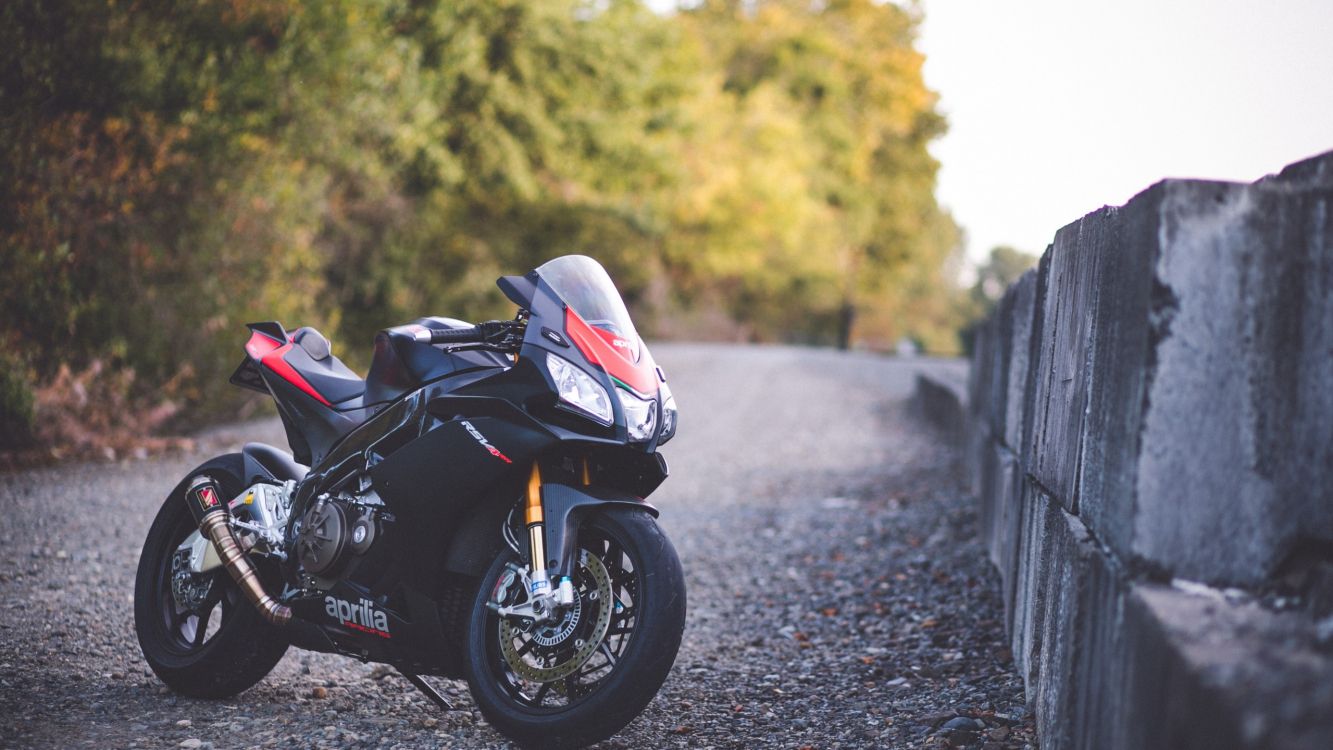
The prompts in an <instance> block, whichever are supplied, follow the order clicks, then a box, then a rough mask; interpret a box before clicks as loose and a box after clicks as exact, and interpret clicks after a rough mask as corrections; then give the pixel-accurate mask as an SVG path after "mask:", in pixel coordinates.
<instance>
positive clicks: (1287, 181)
mask: <svg viewBox="0 0 1333 750" xmlns="http://www.w3.org/2000/svg"><path fill="white" fill-rule="evenodd" d="M1255 184H1257V185H1260V186H1264V187H1268V186H1271V185H1274V184H1277V185H1282V186H1289V187H1294V188H1298V189H1302V188H1328V187H1333V151H1329V152H1326V153H1322V154H1319V155H1317V156H1312V157H1310V158H1309V159H1302V160H1301V161H1298V162H1295V163H1292V164H1288V165H1287V166H1286V167H1283V169H1282V171H1281V172H1278V173H1277V174H1276V175H1270V176H1268V177H1265V178H1264V179H1262V180H1260V181H1259V182H1257V183H1255Z"/></svg>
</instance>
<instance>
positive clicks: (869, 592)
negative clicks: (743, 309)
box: [0, 345, 1036, 750]
mask: <svg viewBox="0 0 1333 750" xmlns="http://www.w3.org/2000/svg"><path fill="white" fill-rule="evenodd" d="M654 354H655V355H656V356H657V359H658V361H659V362H660V363H661V364H662V365H663V367H664V368H665V369H666V371H667V374H668V376H669V377H670V378H671V384H672V387H673V390H674V392H675V394H676V396H677V400H678V402H679V404H680V407H681V410H682V411H681V426H680V434H679V436H678V437H677V438H676V440H675V441H673V442H672V443H670V444H669V445H667V446H665V447H664V449H663V453H665V454H666V456H667V458H668V460H669V462H670V464H671V469H672V476H671V478H670V479H668V480H667V482H666V484H664V485H663V487H662V488H661V489H660V490H659V491H658V492H657V493H656V494H655V495H654V496H653V498H652V499H653V501H654V503H655V504H656V505H657V506H658V507H659V508H660V509H661V511H662V517H661V524H662V525H663V527H664V528H665V529H666V531H667V533H668V534H669V535H670V536H671V537H672V539H673V540H674V542H675V544H676V548H677V550H678V551H679V553H680V557H681V560H682V563H683V564H684V568H685V573H686V578H687V584H688V587H689V620H688V623H687V625H686V631H685V640H684V644H683V646H682V648H681V652H680V656H679V657H678V658H677V660H676V665H675V668H674V670H673V671H672V673H671V676H670V677H669V678H668V680H667V682H666V685H665V686H664V687H663V689H662V691H661V693H660V694H659V695H658V697H657V698H656V699H655V700H654V701H653V702H652V704H651V705H649V707H648V708H647V710H645V711H644V713H643V714H642V715H641V716H640V717H639V718H638V719H636V720H635V721H634V722H633V723H631V724H630V725H629V726H628V727H627V728H626V729H625V730H624V731H622V732H621V733H620V734H619V735H617V736H616V737H615V738H613V739H611V740H609V741H607V742H605V743H603V744H602V745H601V747H604V748H659V747H682V748H685V747H688V748H693V749H696V750H698V749H701V748H708V747H719V748H723V747H727V748H729V747H765V748H768V747H773V748H777V747H790V748H802V747H809V748H834V747H974V748H988V749H989V748H1022V747H1024V746H1025V745H1033V746H1035V744H1036V741H1035V739H1034V735H1033V730H1032V722H1031V720H1030V718H1029V717H1028V715H1027V712H1026V710H1025V708H1024V702H1023V693H1022V684H1021V682H1020V681H1019V679H1018V677H1017V675H1016V674H1015V673H1014V672H1013V668H1012V663H1011V661H1010V655H1009V652H1008V649H1007V647H1006V643H1005V638H1004V635H1003V626H1002V613H1001V608H1000V601H999V597H998V594H997V588H998V584H997V578H996V576H995V575H994V574H993V572H992V570H991V569H990V568H989V566H988V565H987V564H986V562H985V555H984V551H983V547H982V545H981V543H980V540H979V539H978V538H977V523H976V518H975V511H974V508H973V503H972V502H970V501H969V499H968V498H967V496H966V492H965V490H964V482H963V478H962V477H961V476H960V470H959V468H958V461H957V458H958V457H957V455H956V454H955V453H954V452H953V451H951V450H950V449H948V448H946V447H945V446H943V445H942V444H941V443H940V441H939V440H938V438H937V436H936V435H935V434H933V433H932V432H931V430H930V428H929V427H927V426H926V425H924V424H923V423H921V422H919V421H917V420H916V419H915V418H914V417H913V416H912V414H911V411H910V409H909V408H908V403H907V399H908V397H909V396H910V394H911V390H912V386H913V379H914V375H915V373H916V372H917V371H918V370H919V369H921V368H923V367H939V368H955V369H956V368H957V367H958V365H957V364H956V363H949V362H945V363H939V362H930V361H925V360H902V359H891V358H883V357H876V356H871V355H862V354H839V353H835V352H830V351H824V350H812V349H797V348H785V347H730V346H705V345H674V346H667V345H659V346H656V347H654ZM252 439H258V440H264V441H267V442H272V443H275V444H278V445H283V441H282V435H281V431H280V429H279V427H278V425H277V424H276V422H274V421H273V420H267V421H260V422H255V423H251V424H247V425H240V426H235V427H230V428H225V429H222V430H215V431H213V432H211V433H209V434H207V435H205V436H203V437H201V440H200V447H199V449H198V450H197V451H196V452H195V453H192V454H190V455H177V456H171V457H166V458H153V459H149V460H143V461H129V462H120V463H82V464H66V465H60V466H56V467H50V468H44V469H39V470H34V471H26V472H21V473H13V474H4V475H0V746H3V747H11V746H12V747H60V748H68V747H85V746H86V747H215V748H230V747H303V748H304V747H413V748H415V747H458V748H472V747H506V746H508V743H507V742H506V741H505V740H504V738H503V737H501V736H500V735H499V734H497V733H496V732H495V731H494V730H492V729H491V728H490V727H489V726H487V725H486V723H485V722H484V721H482V720H481V718H480V714H478V713H477V712H476V711H475V710H474V708H473V706H472V703H471V700H470V699H469V698H468V697H467V693H466V686H465V685H463V684H462V683H456V682H444V683H442V686H443V689H444V692H445V693H446V694H448V695H450V696H451V699H452V701H453V703H454V704H455V706H456V707H457V708H458V709H460V710H455V711H452V712H442V711H439V710H437V709H436V708H435V707H434V705H433V704H431V703H429V702H427V701H426V700H425V698H424V697H422V696H421V695H419V694H418V693H417V692H416V691H415V690H414V689H413V688H412V687H411V686H410V685H408V684H407V683H406V681H405V680H403V679H402V678H401V677H399V676H398V675H397V674H396V673H393V672H390V671H389V670H387V669H385V668H382V667H377V666H376V665H373V664H362V663H360V662H357V661H355V660H351V659H346V658H342V657H337V656H332V655H326V654H310V653H306V652H298V651H296V650H292V651H289V652H288V653H287V656H286V657H285V658H284V659H283V661H282V662H281V663H280V664H279V665H278V667H277V668H276V669H275V670H274V671H273V672H272V674H270V675H269V676H268V677H267V678H266V679H265V680H263V681H262V682H261V683H259V684H258V685H257V686H255V687H254V688H252V689H250V690H248V691H246V692H245V693H243V694H241V695H238V696H235V697H234V698H232V699H229V700H223V701H199V700H191V699H187V698H182V697H177V696H175V695H173V694H171V693H170V692H169V691H167V690H166V688H165V687H163V686H162V685H161V683H160V682H158V680H157V679H156V678H155V677H154V676H153V675H152V674H151V672H150V671H149V670H148V668H147V666H146V665H145V664H144V662H143V659H142V657H141V655H140V653H139V648H138V644H137V641H136V639H135V636H134V629H133V608H132V593H133V584H134V571H135V566H136V564H137V561H138V556H139V550H140V546H141V544H142V542H143V537H144V534H145V533H146V531H147V529H148V526H149V523H150V521H151V519H152V517H153V514H154V513H155V512H156V511H157V508H158V506H159V505H160V504H161V502H162V498H163V496H164V493H165V492H166V491H167V490H168V489H170V488H171V487H172V485H174V484H175V482H176V481H177V480H178V479H179V478H180V477H182V476H183V475H184V474H185V473H186V472H187V471H189V470H190V468H192V467H193V466H194V465H195V464H197V463H198V462H199V461H200V460H202V458H204V457H206V455H211V454H213V453H218V452H222V451H223V450H226V449H234V447H235V446H238V445H239V444H240V443H243V442H245V441H246V440H252Z"/></svg>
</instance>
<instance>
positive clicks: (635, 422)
mask: <svg viewBox="0 0 1333 750" xmlns="http://www.w3.org/2000/svg"><path fill="white" fill-rule="evenodd" d="M616 395H617V396H619V397H620V406H621V408H623V409H624V410H625V426H626V427H628V428H629V440H630V442H631V443H642V442H645V441H648V440H652V438H653V432H654V431H656V430H657V401H656V399H654V400H652V401H645V400H643V399H641V398H639V397H638V396H635V395H634V394H633V393H630V392H629V391H627V390H625V389H624V388H617V389H616Z"/></svg>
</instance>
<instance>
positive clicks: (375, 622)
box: [324, 596, 392, 638]
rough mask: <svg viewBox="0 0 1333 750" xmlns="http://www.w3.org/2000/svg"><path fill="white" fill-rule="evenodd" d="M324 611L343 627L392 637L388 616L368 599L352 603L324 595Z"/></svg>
mask: <svg viewBox="0 0 1333 750" xmlns="http://www.w3.org/2000/svg"><path fill="white" fill-rule="evenodd" d="M324 611H325V612H326V613H328V615H329V617H332V618H333V619H335V620H337V621H338V624H339V625H341V626H343V627H345V628H351V629H353V630H360V631H362V632H364V633H374V634H375V635H378V636H379V637H381V638H391V637H392V636H390V635H389V616H388V615H387V614H385V613H384V612H382V611H380V610H378V609H375V605H374V603H373V602H371V601H370V600H369V599H362V600H361V601H360V602H359V603H357V604H352V603H350V602H345V601H343V600H342V599H335V598H333V597H331V596H326V597H324Z"/></svg>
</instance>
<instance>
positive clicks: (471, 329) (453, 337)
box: [412, 320, 523, 346]
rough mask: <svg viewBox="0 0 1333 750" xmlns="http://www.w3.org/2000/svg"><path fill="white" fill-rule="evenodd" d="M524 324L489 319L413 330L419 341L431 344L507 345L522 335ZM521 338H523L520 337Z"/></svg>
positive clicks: (414, 336)
mask: <svg viewBox="0 0 1333 750" xmlns="http://www.w3.org/2000/svg"><path fill="white" fill-rule="evenodd" d="M522 330H523V324H522V323H519V322H517V321H513V320H488V321H486V322H484V323H478V324H477V325H474V326H468V327H467V328H445V329H435V328H420V329H417V330H416V331H414V332H413V334H412V335H413V338H415V339H416V340H417V341H421V342H423V343H430V344H492V345H495V346H507V345H511V344H513V343H514V342H513V341H511V339H512V338H515V337H516V336H519V337H521V335H522V334H521V331H522ZM520 340H521V338H520Z"/></svg>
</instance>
